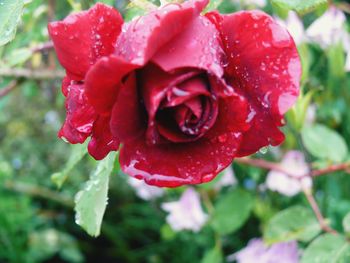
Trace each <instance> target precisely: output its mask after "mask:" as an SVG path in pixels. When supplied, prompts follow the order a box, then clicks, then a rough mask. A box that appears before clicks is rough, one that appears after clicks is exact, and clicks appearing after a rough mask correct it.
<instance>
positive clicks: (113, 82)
mask: <svg viewBox="0 0 350 263" xmlns="http://www.w3.org/2000/svg"><path fill="white" fill-rule="evenodd" d="M136 67H137V66H135V65H133V64H131V63H129V62H127V61H125V60H124V59H122V58H119V57H117V56H114V55H112V56H109V57H103V58H101V59H100V60H99V61H97V63H96V64H95V65H93V66H92V67H91V69H90V70H89V72H88V73H87V75H86V82H85V83H86V84H85V87H86V95H87V97H88V99H89V103H91V105H92V106H93V107H94V108H95V110H96V111H97V112H99V113H105V112H110V111H111V108H112V107H113V105H114V103H115V101H116V99H117V97H118V92H119V87H120V85H121V81H122V78H123V77H124V76H125V75H127V74H128V73H129V72H131V71H132V70H134V69H135V68H136Z"/></svg>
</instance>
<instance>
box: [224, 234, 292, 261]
mask: <svg viewBox="0 0 350 263" xmlns="http://www.w3.org/2000/svg"><path fill="white" fill-rule="evenodd" d="M227 260H228V261H230V262H231V261H234V260H237V263H281V262H283V263H298V262H299V251H298V244H297V242H296V241H290V242H282V243H276V244H274V245H272V246H267V245H265V244H264V242H263V240H262V239H258V238H255V239H252V240H250V241H249V243H248V245H247V246H246V247H245V248H243V249H242V250H240V251H238V252H237V253H235V254H233V255H231V256H228V257H227Z"/></svg>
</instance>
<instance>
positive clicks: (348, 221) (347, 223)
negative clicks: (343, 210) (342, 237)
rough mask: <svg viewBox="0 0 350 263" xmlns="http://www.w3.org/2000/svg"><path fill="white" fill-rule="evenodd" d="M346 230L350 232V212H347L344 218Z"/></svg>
mask: <svg viewBox="0 0 350 263" xmlns="http://www.w3.org/2000/svg"><path fill="white" fill-rule="evenodd" d="M343 228H344V232H345V233H347V234H348V235H349V234H350V213H347V214H346V216H345V217H344V219H343Z"/></svg>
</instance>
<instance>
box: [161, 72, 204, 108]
mask: <svg viewBox="0 0 350 263" xmlns="http://www.w3.org/2000/svg"><path fill="white" fill-rule="evenodd" d="M166 93H167V102H166V103H165V104H164V105H163V104H162V106H163V107H173V106H176V105H180V104H182V103H184V102H185V101H187V100H189V99H191V98H194V97H197V96H199V95H205V96H208V97H209V96H210V92H209V90H208V88H207V84H206V83H205V81H204V80H203V79H202V78H200V77H193V78H189V79H188V80H185V81H183V82H182V83H180V84H178V85H177V86H174V87H172V88H170V89H168V90H167V92H166Z"/></svg>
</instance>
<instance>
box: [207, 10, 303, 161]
mask: <svg viewBox="0 0 350 263" xmlns="http://www.w3.org/2000/svg"><path fill="white" fill-rule="evenodd" d="M208 17H210V19H211V21H212V22H213V23H216V26H217V28H219V29H220V32H221V35H222V40H223V45H224V48H225V52H226V54H227V58H228V65H227V67H226V74H227V76H228V80H227V81H228V83H229V84H230V85H232V86H233V87H234V88H237V89H240V90H241V91H242V92H243V93H244V94H245V96H246V98H247V99H248V100H249V102H250V105H251V106H252V108H251V110H252V111H251V113H250V116H251V117H252V118H251V125H252V127H251V129H250V130H249V132H248V133H245V135H244V137H245V138H244V139H243V143H242V146H241V149H240V150H239V155H241V156H243V155H247V154H251V153H254V152H256V151H257V150H258V149H259V148H261V147H263V146H266V145H269V144H270V143H272V144H273V145H276V144H279V143H281V141H282V140H283V135H282V134H281V132H280V131H279V130H278V128H277V127H278V126H280V125H282V121H281V120H282V118H283V114H284V113H285V112H286V111H287V110H288V109H289V108H290V107H291V106H292V105H293V104H294V102H295V101H296V99H297V96H298V94H299V80H300V75H301V65H300V59H299V56H298V52H297V49H296V46H295V44H294V41H293V39H292V37H291V36H290V35H289V33H288V32H287V31H286V30H285V29H284V28H282V27H281V26H279V25H278V24H277V23H276V22H275V21H274V20H273V19H272V18H271V17H270V16H268V15H266V14H265V13H263V12H260V11H242V12H238V13H235V14H231V15H223V16H221V17H219V15H218V14H217V13H216V14H215V13H214V14H213V13H212V14H209V15H208Z"/></svg>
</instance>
